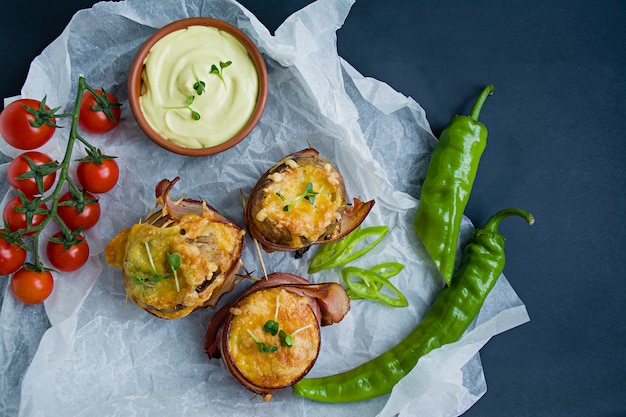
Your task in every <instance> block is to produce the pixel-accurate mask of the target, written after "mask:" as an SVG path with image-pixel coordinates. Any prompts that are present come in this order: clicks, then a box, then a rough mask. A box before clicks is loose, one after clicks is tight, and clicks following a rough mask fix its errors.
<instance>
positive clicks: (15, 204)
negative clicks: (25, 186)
mask: <svg viewBox="0 0 626 417" xmlns="http://www.w3.org/2000/svg"><path fill="white" fill-rule="evenodd" d="M26 199H27V200H28V201H33V197H29V196H27V197H26ZM21 207H23V204H22V200H21V199H20V197H19V196H18V197H14V198H12V199H11V200H9V202H8V203H7V205H6V206H4V210H3V211H2V218H3V219H4V220H5V221H6V222H7V223H8V225H9V229H10V230H11V231H12V232H15V231H16V230H19V229H26V228H27V227H28V224H27V217H26V214H25V213H20V212H18V211H17V210H15V209H16V208H17V209H20V208H21ZM38 208H39V209H40V210H47V209H48V206H46V204H45V203H41V204H40V205H39V207H38ZM46 216H47V214H33V217H32V222H31V223H30V226H31V227H35V226H38V225H40V224H41V223H42V222H43V221H44V220H45V219H46ZM34 233H35V232H34V231H33V232H29V233H24V236H29V235H32V234H34Z"/></svg>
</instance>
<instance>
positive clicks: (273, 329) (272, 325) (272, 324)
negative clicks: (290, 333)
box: [263, 320, 280, 336]
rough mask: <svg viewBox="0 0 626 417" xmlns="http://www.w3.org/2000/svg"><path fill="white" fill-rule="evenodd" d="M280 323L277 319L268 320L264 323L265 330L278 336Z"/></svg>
mask: <svg viewBox="0 0 626 417" xmlns="http://www.w3.org/2000/svg"><path fill="white" fill-rule="evenodd" d="M279 327H280V325H279V324H278V322H277V321H274V320H268V321H267V322H265V324H264V325H263V331H264V332H265V333H271V334H272V336H276V334H277V333H278V329H279Z"/></svg>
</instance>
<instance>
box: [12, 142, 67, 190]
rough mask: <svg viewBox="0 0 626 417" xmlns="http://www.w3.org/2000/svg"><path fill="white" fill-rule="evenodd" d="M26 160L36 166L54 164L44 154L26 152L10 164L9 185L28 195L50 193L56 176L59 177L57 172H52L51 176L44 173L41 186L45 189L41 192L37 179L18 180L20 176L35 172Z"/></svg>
mask: <svg viewBox="0 0 626 417" xmlns="http://www.w3.org/2000/svg"><path fill="white" fill-rule="evenodd" d="M26 158H29V159H30V160H32V161H33V162H34V163H35V165H38V166H42V165H45V164H50V163H51V162H52V158H50V157H49V156H48V155H46V154H44V153H41V152H37V151H28V152H24V153H23V154H21V155H20V156H18V157H17V158H15V159H14V160H13V161H11V163H10V164H9V170H8V173H7V175H8V177H9V184H11V185H12V186H13V187H14V188H16V189H18V190H22V192H23V193H24V194H26V195H38V194H43V193H44V192H46V191H48V190H49V189H50V187H52V185H53V184H54V180H55V179H56V176H57V174H56V171H52V172H51V173H49V174H44V173H42V174H44V175H43V176H42V177H41V179H42V180H41V185H42V187H43V189H42V190H40V189H39V185H38V184H37V180H36V179H35V177H32V178H25V179H18V177H19V176H20V175H23V174H27V173H29V172H33V170H32V169H31V167H30V164H29V163H28V160H27V159H26ZM37 169H39V168H37ZM46 171H49V170H46Z"/></svg>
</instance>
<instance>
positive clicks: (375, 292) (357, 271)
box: [341, 262, 409, 308]
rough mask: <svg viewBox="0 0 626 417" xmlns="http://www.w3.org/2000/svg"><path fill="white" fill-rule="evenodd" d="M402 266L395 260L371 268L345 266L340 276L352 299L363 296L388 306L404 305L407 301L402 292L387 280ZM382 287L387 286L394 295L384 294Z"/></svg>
mask: <svg viewBox="0 0 626 417" xmlns="http://www.w3.org/2000/svg"><path fill="white" fill-rule="evenodd" d="M390 266H391V267H390ZM403 268H404V266H403V265H402V264H398V263H396V262H389V263H386V264H380V265H377V266H375V267H374V268H372V269H364V268H359V267H356V266H347V267H345V268H343V269H342V270H341V277H342V278H343V280H344V282H345V283H346V285H347V286H348V295H349V296H350V298H352V299H363V298H365V299H369V300H374V301H379V302H381V303H383V304H385V305H388V306H390V307H396V308H399V307H406V306H408V305H409V303H408V301H407V299H406V297H405V296H404V294H402V293H401V292H400V290H398V289H397V288H396V287H395V286H394V285H393V284H392V283H391V282H389V278H390V277H391V276H394V275H396V274H397V273H398V272H400V271H401V270H402V269H403ZM378 271H382V272H383V274H382V275H381V274H380V273H379V272H378ZM396 271H397V272H396ZM354 278H356V279H354ZM383 287H387V288H388V289H389V290H390V291H391V292H393V293H394V294H395V297H393V296H391V295H388V294H385V293H384V292H383V291H382V290H383Z"/></svg>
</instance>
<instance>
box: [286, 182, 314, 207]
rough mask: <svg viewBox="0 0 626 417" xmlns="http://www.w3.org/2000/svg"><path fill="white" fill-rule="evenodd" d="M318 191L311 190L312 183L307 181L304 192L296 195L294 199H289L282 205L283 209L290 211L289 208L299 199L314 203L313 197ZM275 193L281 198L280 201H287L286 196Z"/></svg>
mask: <svg viewBox="0 0 626 417" xmlns="http://www.w3.org/2000/svg"><path fill="white" fill-rule="evenodd" d="M319 193H320V192H319V191H313V184H312V183H310V182H309V183H307V185H306V188H305V190H304V192H303V193H302V194H300V195H299V196H298V197H296V198H295V199H293V200H291V201H290V202H289V203H288V204H286V205H284V206H283V211H291V208H292V207H293V206H294V205H295V204H297V203H298V202H299V201H300V200H302V199H305V200H306V201H308V202H309V203H310V204H311V205H314V204H315V197H316V196H317V195H318V194H319ZM276 195H277V196H278V197H279V198H280V199H281V200H282V201H287V198H286V197H285V196H284V195H282V194H281V193H278V192H277V193H276Z"/></svg>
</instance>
